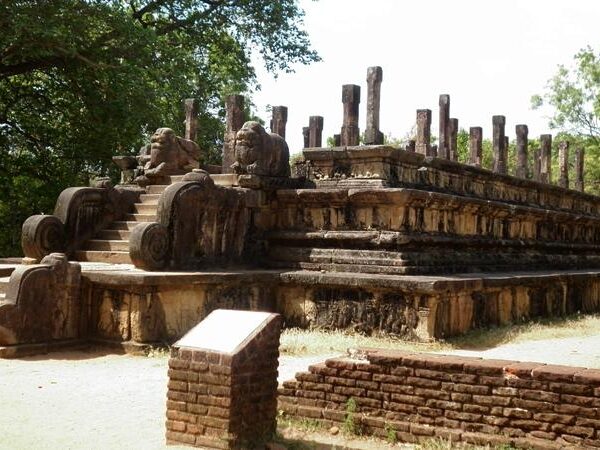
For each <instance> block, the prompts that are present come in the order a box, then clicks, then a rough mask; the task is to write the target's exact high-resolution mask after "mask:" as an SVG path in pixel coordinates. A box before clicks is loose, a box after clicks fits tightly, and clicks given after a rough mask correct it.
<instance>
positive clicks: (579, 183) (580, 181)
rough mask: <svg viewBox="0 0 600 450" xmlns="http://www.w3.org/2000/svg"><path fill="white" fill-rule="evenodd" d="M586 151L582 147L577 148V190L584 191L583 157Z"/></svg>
mask: <svg viewBox="0 0 600 450" xmlns="http://www.w3.org/2000/svg"><path fill="white" fill-rule="evenodd" d="M584 155H585V153H584V150H583V148H582V147H577V149H576V150H575V190H576V191H579V192H584V190H585V188H584V184H583V157H584Z"/></svg>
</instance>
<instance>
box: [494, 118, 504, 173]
mask: <svg viewBox="0 0 600 450" xmlns="http://www.w3.org/2000/svg"><path fill="white" fill-rule="evenodd" d="M505 124H506V117H504V116H493V117H492V125H493V135H492V137H493V139H492V147H493V151H494V167H493V169H492V170H493V171H494V172H496V173H500V174H506V149H505V148H504V147H505V145H506V142H505V139H504V137H505V136H504V125H505Z"/></svg>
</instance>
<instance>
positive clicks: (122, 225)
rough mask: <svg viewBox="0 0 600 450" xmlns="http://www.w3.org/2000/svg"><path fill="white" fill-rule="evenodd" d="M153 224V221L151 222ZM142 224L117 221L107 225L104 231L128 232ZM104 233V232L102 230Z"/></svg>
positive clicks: (130, 221)
mask: <svg viewBox="0 0 600 450" xmlns="http://www.w3.org/2000/svg"><path fill="white" fill-rule="evenodd" d="M152 222H154V220H153V221H152ZM140 223H142V222H136V221H132V220H129V221H125V220H117V221H115V222H113V223H111V224H110V225H109V227H108V228H107V229H106V230H129V231H131V230H132V229H134V228H135V227H136V226H138V225H139V224H140ZM103 231H104V230H103Z"/></svg>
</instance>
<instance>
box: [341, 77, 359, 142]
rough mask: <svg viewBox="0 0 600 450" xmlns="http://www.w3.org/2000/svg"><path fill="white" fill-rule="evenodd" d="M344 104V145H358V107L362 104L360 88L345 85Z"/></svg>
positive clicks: (353, 85) (343, 90) (343, 89)
mask: <svg viewBox="0 0 600 450" xmlns="http://www.w3.org/2000/svg"><path fill="white" fill-rule="evenodd" d="M342 103H343V104H344V122H343V125H342V133H341V135H342V145H358V143H359V140H360V130H359V128H358V105H359V104H360V86H357V85H355V84H345V85H344V86H342Z"/></svg>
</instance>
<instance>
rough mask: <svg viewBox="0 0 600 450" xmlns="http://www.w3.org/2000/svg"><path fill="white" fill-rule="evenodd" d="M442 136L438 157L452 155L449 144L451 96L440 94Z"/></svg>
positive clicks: (440, 132)
mask: <svg viewBox="0 0 600 450" xmlns="http://www.w3.org/2000/svg"><path fill="white" fill-rule="evenodd" d="M439 104H440V130H439V134H440V138H439V140H438V157H440V158H445V159H448V158H449V157H450V152H449V148H448V147H449V145H448V140H449V139H448V121H449V120H450V96H449V95H447V94H443V95H440V103H439Z"/></svg>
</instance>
